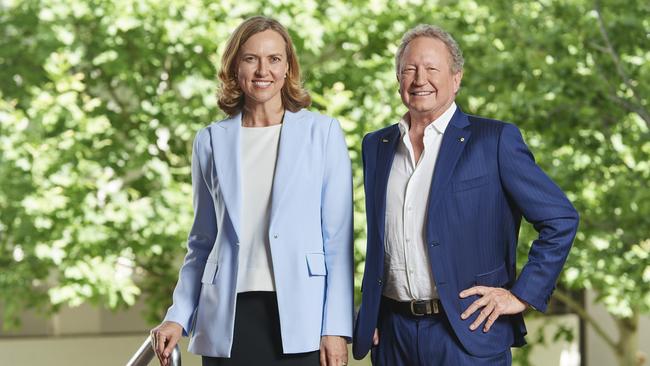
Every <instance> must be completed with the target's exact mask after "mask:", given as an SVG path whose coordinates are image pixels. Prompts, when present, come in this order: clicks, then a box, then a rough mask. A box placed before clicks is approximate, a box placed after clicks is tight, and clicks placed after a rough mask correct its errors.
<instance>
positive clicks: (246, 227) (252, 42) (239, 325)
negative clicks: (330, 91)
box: [152, 16, 353, 366]
mask: <svg viewBox="0 0 650 366" xmlns="http://www.w3.org/2000/svg"><path fill="white" fill-rule="evenodd" d="M219 79H220V81H221V89H220V93H219V107H220V108H221V109H222V110H223V111H224V112H226V113H227V114H228V115H229V116H230V117H229V118H226V119H224V120H222V121H219V122H216V123H213V124H211V125H210V126H208V127H206V128H204V129H202V130H201V131H199V133H198V134H197V136H196V138H195V141H194V148H193V153H192V186H193V191H194V225H193V226H192V230H191V232H190V235H189V239H188V251H187V255H186V256H185V261H184V263H183V266H182V267H181V270H180V275H179V280H178V283H177V285H176V288H175V290H174V295H173V305H172V306H171V307H170V308H169V310H168V311H167V315H166V317H165V320H164V321H163V323H162V324H160V325H159V326H158V327H156V328H154V329H153V330H152V337H153V338H154V343H155V349H156V354H157V355H158V358H159V359H160V362H161V364H162V365H167V364H168V363H169V356H170V355H171V350H172V349H173V347H174V346H175V345H176V343H177V342H178V340H179V338H180V337H181V334H183V335H189V334H190V333H191V334H192V336H191V340H190V345H189V350H190V352H193V353H197V354H200V355H202V356H203V357H202V361H203V365H318V364H319V363H320V365H327V366H339V365H345V364H346V363H347V346H346V343H347V342H346V341H347V340H348V339H349V337H350V336H351V334H352V317H353V275H352V267H353V263H352V262H353V259H352V178H351V168H350V159H349V157H348V154H347V147H346V145H345V141H344V138H343V134H342V131H341V129H340V127H339V125H338V122H337V121H336V120H334V119H332V118H330V117H327V116H323V115H320V114H318V113H314V112H309V111H307V110H305V109H302V108H304V107H307V106H309V104H310V102H311V99H310V97H309V94H308V93H307V92H306V91H305V90H304V89H303V88H302V86H301V81H300V69H299V66H298V60H297V56H296V54H295V51H294V48H293V44H292V42H291V39H290V37H289V34H288V33H287V31H286V29H285V28H284V27H283V26H282V25H281V24H280V23H278V22H277V21H275V20H273V19H269V18H266V17H260V16H257V17H252V18H249V19H247V20H246V21H244V22H243V23H242V24H241V25H240V26H239V27H238V28H237V29H236V30H235V32H234V33H233V35H232V36H231V38H230V40H229V41H228V44H227V46H226V50H225V52H224V55H223V58H222V62H221V70H220V72H219ZM319 349H320V352H319Z"/></svg>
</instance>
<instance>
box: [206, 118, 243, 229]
mask: <svg viewBox="0 0 650 366" xmlns="http://www.w3.org/2000/svg"><path fill="white" fill-rule="evenodd" d="M210 130H211V133H212V152H213V155H214V164H215V167H216V171H217V181H218V182H219V186H220V188H221V193H222V197H223V200H224V203H225V205H226V210H227V212H228V217H230V221H231V222H232V226H233V228H234V229H235V233H236V234H237V238H238V239H237V240H238V241H239V238H240V220H241V216H240V215H241V205H242V192H241V151H240V149H241V140H240V132H241V113H239V114H237V115H235V116H233V117H232V118H229V119H226V120H223V121H221V122H219V123H217V124H216V126H215V127H214V128H211V129H210Z"/></svg>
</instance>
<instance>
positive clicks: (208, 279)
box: [201, 262, 219, 284]
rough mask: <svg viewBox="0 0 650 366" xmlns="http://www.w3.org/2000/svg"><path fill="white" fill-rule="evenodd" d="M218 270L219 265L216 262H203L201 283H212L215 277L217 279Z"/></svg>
mask: <svg viewBox="0 0 650 366" xmlns="http://www.w3.org/2000/svg"><path fill="white" fill-rule="evenodd" d="M218 270H219V265H218V264H217V262H205V268H204V269H203V277H201V282H202V283H209V284H212V283H214V279H215V277H217V271H218Z"/></svg>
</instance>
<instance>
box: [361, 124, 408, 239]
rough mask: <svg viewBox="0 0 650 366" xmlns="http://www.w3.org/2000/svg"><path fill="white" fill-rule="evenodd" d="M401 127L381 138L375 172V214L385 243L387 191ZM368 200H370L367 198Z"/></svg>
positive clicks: (380, 235)
mask: <svg viewBox="0 0 650 366" xmlns="http://www.w3.org/2000/svg"><path fill="white" fill-rule="evenodd" d="M399 137H400V133H399V127H398V126H397V125H393V126H391V128H389V129H388V130H387V131H386V132H385V133H384V134H382V135H381V136H379V141H378V144H377V167H376V170H375V204H376V207H375V214H376V215H377V227H378V228H379V239H380V242H381V243H382V248H383V243H384V232H385V224H386V190H387V188H388V177H389V175H390V168H391V166H392V165H393V158H395V150H396V148H397V143H398V142H399ZM366 199H368V198H366Z"/></svg>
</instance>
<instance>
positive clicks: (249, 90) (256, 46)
mask: <svg viewBox="0 0 650 366" xmlns="http://www.w3.org/2000/svg"><path fill="white" fill-rule="evenodd" d="M288 71H289V64H288V63H287V53H286V44H285V42H284V39H283V38H282V36H281V35H280V34H278V33H277V32H276V31H273V30H270V29H269V30H265V31H263V32H260V33H257V34H255V35H253V36H252V37H250V38H249V39H248V40H247V41H246V42H245V43H244V44H243V45H242V47H241V48H240V50H239V55H238V66H237V82H238V83H239V87H240V88H241V90H242V91H243V92H244V97H245V101H246V104H247V105H249V106H250V105H251V104H266V103H273V104H275V103H278V105H281V104H282V97H281V93H280V91H281V90H282V86H283V85H284V78H285V76H286V74H287V72H288Z"/></svg>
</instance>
